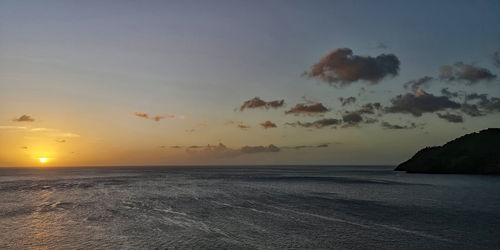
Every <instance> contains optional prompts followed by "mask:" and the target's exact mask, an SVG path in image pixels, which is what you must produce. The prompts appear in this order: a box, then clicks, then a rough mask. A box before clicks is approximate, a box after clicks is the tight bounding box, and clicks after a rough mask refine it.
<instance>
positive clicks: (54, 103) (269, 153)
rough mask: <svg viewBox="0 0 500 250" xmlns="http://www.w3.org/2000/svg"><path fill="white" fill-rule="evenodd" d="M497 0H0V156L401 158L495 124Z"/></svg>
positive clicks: (148, 161) (20, 159) (17, 159)
mask: <svg viewBox="0 0 500 250" xmlns="http://www.w3.org/2000/svg"><path fill="white" fill-rule="evenodd" d="M499 13H500V2H499V1H319V0H318V1H278V0H273V1H152V0H151V1H110V0H100V1H92V0H89V1H51V0H47V1H29V0H27V1H9V0H3V1H0V166H41V165H47V166H107V165H113V166H116V165H118V166H122V165H205V164H206V165H219V164H220V165H233V164H238V165H239V164H243V165H264V164H335V165H343V164H349V165H351V164H363V165H365V164H368V165H379V164H398V163H400V162H402V161H404V160H406V159H407V158H409V157H411V156H412V155H413V154H414V153H415V152H416V151H418V150H419V149H421V148H422V147H426V146H435V145H442V144H444V143H446V142H447V141H449V140H451V139H454V138H456V137H459V136H462V135H464V134H467V133H471V132H475V131H479V130H482V129H485V128H489V127H498V126H499V124H500V99H499V98H500V76H499V75H500V14H499ZM40 158H47V161H46V162H45V163H41V162H40Z"/></svg>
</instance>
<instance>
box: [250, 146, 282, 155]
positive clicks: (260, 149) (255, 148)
mask: <svg viewBox="0 0 500 250" xmlns="http://www.w3.org/2000/svg"><path fill="white" fill-rule="evenodd" d="M240 151H241V152H242V153H244V154H255V153H265V152H271V153H276V152H279V151H280V148H278V147H276V146H274V145H273V144H269V146H267V147H266V146H244V147H242V148H241V149H240Z"/></svg>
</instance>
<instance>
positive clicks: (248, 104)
mask: <svg viewBox="0 0 500 250" xmlns="http://www.w3.org/2000/svg"><path fill="white" fill-rule="evenodd" d="M284 104H285V100H276V101H270V102H266V101H263V100H262V99H260V97H254V98H253V99H250V100H248V101H245V102H244V103H243V105H241V107H240V111H243V110H244V109H255V108H265V109H270V108H280V107H282V106H283V105H284Z"/></svg>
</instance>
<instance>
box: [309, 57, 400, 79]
mask: <svg viewBox="0 0 500 250" xmlns="http://www.w3.org/2000/svg"><path fill="white" fill-rule="evenodd" d="M398 72H399V59H398V58H397V57H396V56H395V55H393V54H388V55H386V54H381V55H379V56H377V57H370V56H358V55H353V52H352V50H351V49H349V48H338V49H335V50H332V51H330V52H328V54H326V55H325V56H324V57H323V58H321V59H320V60H319V61H318V62H317V63H316V64H314V65H313V66H312V67H311V70H310V71H306V72H304V74H303V75H305V76H307V77H309V78H316V79H320V80H322V81H324V82H327V83H329V84H330V85H332V86H344V85H349V84H351V83H353V82H355V81H359V80H364V81H368V82H371V83H373V84H375V83H378V82H379V81H380V80H382V79H383V78H384V77H386V76H396V75H397V74H398Z"/></svg>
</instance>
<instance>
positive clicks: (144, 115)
mask: <svg viewBox="0 0 500 250" xmlns="http://www.w3.org/2000/svg"><path fill="white" fill-rule="evenodd" d="M133 115H134V116H136V117H139V118H144V119H149V120H153V121H155V122H159V121H160V120H162V119H165V118H174V117H175V115H174V114H169V115H164V116H160V115H154V116H151V115H150V114H148V113H141V112H134V113H133Z"/></svg>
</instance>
